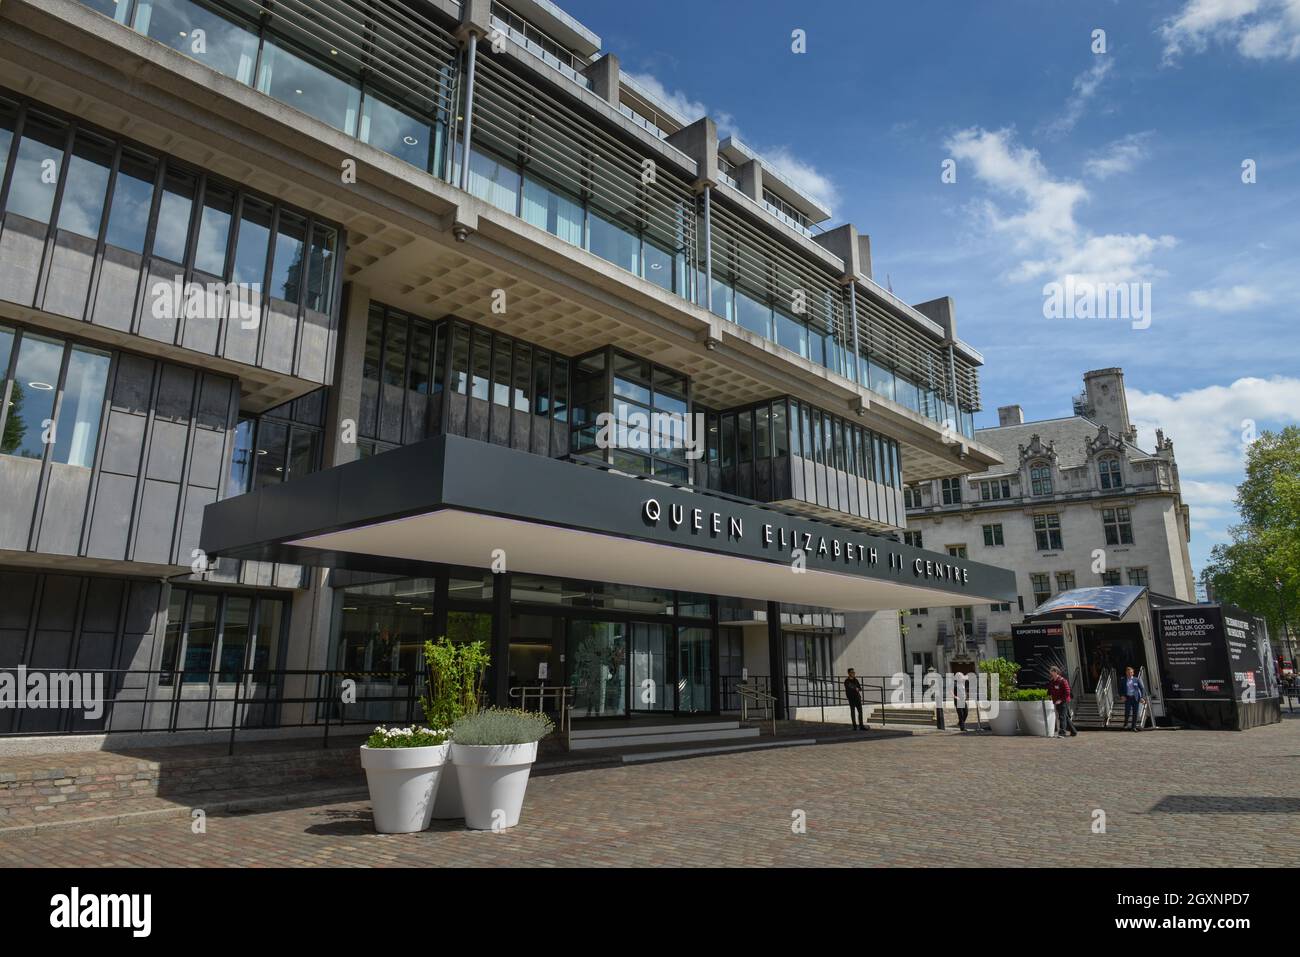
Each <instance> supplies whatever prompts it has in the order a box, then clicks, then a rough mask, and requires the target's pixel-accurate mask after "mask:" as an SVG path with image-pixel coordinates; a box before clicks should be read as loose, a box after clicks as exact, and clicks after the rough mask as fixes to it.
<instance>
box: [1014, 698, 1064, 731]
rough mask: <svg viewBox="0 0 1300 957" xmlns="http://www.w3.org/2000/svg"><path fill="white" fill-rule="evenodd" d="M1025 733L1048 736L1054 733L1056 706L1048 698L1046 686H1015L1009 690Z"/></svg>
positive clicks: (1021, 728)
mask: <svg viewBox="0 0 1300 957" xmlns="http://www.w3.org/2000/svg"><path fill="white" fill-rule="evenodd" d="M1011 700H1012V701H1014V702H1015V703H1016V710H1017V712H1018V715H1019V718H1020V730H1021V731H1023V732H1024V733H1025V734H1032V735H1036V736H1038V737H1044V738H1050V737H1051V736H1052V735H1053V734H1055V733H1056V706H1055V705H1053V704H1052V702H1051V701H1049V700H1048V696H1047V689H1046V688H1017V689H1016V690H1015V691H1013V692H1011Z"/></svg>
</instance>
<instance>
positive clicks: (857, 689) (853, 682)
mask: <svg viewBox="0 0 1300 957" xmlns="http://www.w3.org/2000/svg"><path fill="white" fill-rule="evenodd" d="M844 696H845V697H846V698H848V699H849V721H851V722H852V723H853V729H854V730H855V731H866V730H867V723H866V722H865V721H863V720H862V682H861V681H859V680H858V673H857V672H856V671H854V670H853V669H852V668H850V669H849V676H848V677H847V678H845V679H844Z"/></svg>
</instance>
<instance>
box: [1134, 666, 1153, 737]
mask: <svg viewBox="0 0 1300 957" xmlns="http://www.w3.org/2000/svg"><path fill="white" fill-rule="evenodd" d="M1137 679H1138V681H1139V682H1141V684H1142V692H1143V694H1142V699H1141V700H1140V701H1138V713H1137V726H1138V727H1139V728H1145V727H1146V726H1147V724H1148V722H1149V723H1150V724H1151V726H1152V727H1155V717H1154V716H1153V715H1152V713H1151V688H1150V686H1149V685H1147V666H1146V665H1143V666H1142V667H1141V668H1139V669H1138V673H1137Z"/></svg>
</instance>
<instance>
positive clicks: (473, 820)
mask: <svg viewBox="0 0 1300 957" xmlns="http://www.w3.org/2000/svg"><path fill="white" fill-rule="evenodd" d="M554 730H555V725H554V724H553V723H552V722H551V719H550V718H548V717H547V716H546V715H544V714H542V713H541V712H538V711H520V710H518V709H514V708H488V709H486V710H484V711H480V712H478V713H477V714H471V715H466V716H465V717H463V718H461V719H460V720H459V721H457V722H456V723H455V724H454V725H452V728H451V759H452V762H453V763H454V764H455V765H456V776H457V779H458V780H459V783H460V798H461V804H462V806H463V807H464V810H465V824H466V825H467V826H469V827H471V828H473V829H475V830H478V831H487V830H493V831H499V830H502V829H503V828H507V827H514V826H515V825H516V824H518V823H519V812H520V811H521V810H522V809H523V806H524V792H525V791H526V790H527V788H528V774H529V772H530V771H531V770H532V767H533V762H534V761H536V760H537V742H538V741H540V740H541V739H542V738H544V737H546V736H547V735H548V734H550V733H551V732H552V731H554Z"/></svg>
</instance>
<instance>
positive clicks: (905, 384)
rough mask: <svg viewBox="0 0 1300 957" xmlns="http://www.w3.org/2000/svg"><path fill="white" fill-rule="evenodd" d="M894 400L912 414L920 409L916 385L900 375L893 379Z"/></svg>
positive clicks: (919, 397) (919, 398)
mask: <svg viewBox="0 0 1300 957" xmlns="http://www.w3.org/2000/svg"><path fill="white" fill-rule="evenodd" d="M894 398H895V399H897V400H898V401H899V402H901V403H902V404H903V405H904V406H906V407H907V408H909V409H911V410H912V411H913V412H919V411H920V409H921V396H920V393H919V392H918V391H917V388H916V383H915V382H912V381H911V380H909V379H905V378H904V377H903V376H901V375H900V376H897V377H895V379H894Z"/></svg>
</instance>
